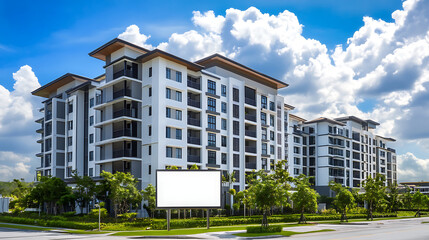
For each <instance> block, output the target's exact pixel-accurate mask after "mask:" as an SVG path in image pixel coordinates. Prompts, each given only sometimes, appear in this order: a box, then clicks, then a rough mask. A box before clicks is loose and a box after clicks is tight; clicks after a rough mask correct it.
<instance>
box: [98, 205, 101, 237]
mask: <svg viewBox="0 0 429 240" xmlns="http://www.w3.org/2000/svg"><path fill="white" fill-rule="evenodd" d="M100 225H101V209H100V203H98V231H101V226H100Z"/></svg>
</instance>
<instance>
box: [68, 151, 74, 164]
mask: <svg viewBox="0 0 429 240" xmlns="http://www.w3.org/2000/svg"><path fill="white" fill-rule="evenodd" d="M72 160H73V153H72V152H68V153H67V162H71V161H72Z"/></svg>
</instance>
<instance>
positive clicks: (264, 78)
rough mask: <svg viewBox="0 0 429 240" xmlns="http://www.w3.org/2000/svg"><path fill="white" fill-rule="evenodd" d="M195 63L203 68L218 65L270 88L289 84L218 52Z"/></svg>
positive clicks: (278, 87)
mask: <svg viewBox="0 0 429 240" xmlns="http://www.w3.org/2000/svg"><path fill="white" fill-rule="evenodd" d="M195 63H198V64H201V65H203V66H204V67H205V68H209V67H212V66H220V67H223V68H225V69H227V70H230V71H232V72H235V73H237V74H240V75H243V76H245V77H247V78H249V79H252V80H255V81H257V82H260V83H262V84H265V85H268V86H270V87H272V88H276V89H280V88H284V87H287V86H289V85H288V84H286V83H284V82H282V81H280V80H278V79H275V78H273V77H270V76H268V75H265V74H263V73H260V72H258V71H256V70H254V69H251V68H249V67H246V66H244V65H242V64H240V63H238V62H235V61H233V60H231V59H229V58H227V57H225V56H222V55H220V54H218V53H216V54H213V55H211V56H208V57H206V58H203V59H200V60H198V61H196V62H195Z"/></svg>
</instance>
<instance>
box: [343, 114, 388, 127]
mask: <svg viewBox="0 0 429 240" xmlns="http://www.w3.org/2000/svg"><path fill="white" fill-rule="evenodd" d="M335 120H337V121H340V122H343V121H354V122H357V123H360V124H368V123H370V124H373V125H376V126H378V125H380V123H378V122H376V121H373V120H371V119H368V120H363V119H361V118H358V117H356V116H345V117H339V118H335Z"/></svg>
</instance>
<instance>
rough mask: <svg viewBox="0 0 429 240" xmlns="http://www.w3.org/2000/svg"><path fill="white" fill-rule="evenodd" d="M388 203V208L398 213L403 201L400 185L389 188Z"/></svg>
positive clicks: (392, 185) (391, 185)
mask: <svg viewBox="0 0 429 240" xmlns="http://www.w3.org/2000/svg"><path fill="white" fill-rule="evenodd" d="M386 190H387V193H386V202H387V208H388V210H389V211H390V212H397V211H398V209H399V208H400V207H401V201H400V199H399V191H398V184H396V183H395V184H389V185H388V186H387V189H386Z"/></svg>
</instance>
